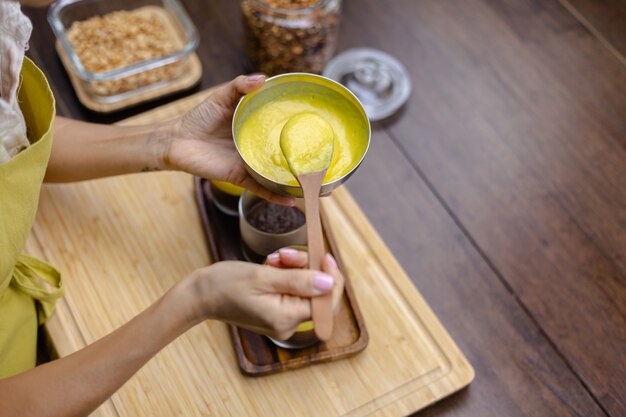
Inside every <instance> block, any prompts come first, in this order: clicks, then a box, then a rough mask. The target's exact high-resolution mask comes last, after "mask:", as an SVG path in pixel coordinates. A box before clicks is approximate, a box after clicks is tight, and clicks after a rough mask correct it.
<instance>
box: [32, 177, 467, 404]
mask: <svg viewBox="0 0 626 417" xmlns="http://www.w3.org/2000/svg"><path fill="white" fill-rule="evenodd" d="M146 190H150V191H151V192H145V191H146ZM70 208H71V209H70ZM325 210H327V211H328V213H329V219H332V220H331V225H332V226H331V227H332V228H333V230H336V231H337V236H338V245H339V246H340V247H341V248H346V250H345V252H344V253H345V256H344V258H345V259H346V261H345V264H344V268H345V269H346V270H347V271H348V273H349V274H350V276H354V277H357V276H358V277H360V279H357V280H355V281H354V282H353V285H354V290H355V293H356V294H357V297H358V299H360V300H361V301H362V302H363V303H364V305H366V306H367V309H366V310H364V315H365V321H366V322H367V323H369V329H370V331H371V332H372V337H371V338H370V344H369V346H368V348H367V349H366V350H365V351H364V352H363V353H361V354H360V355H357V356H355V357H353V358H347V359H344V360H342V361H338V362H333V363H328V364H319V365H317V366H314V367H308V368H303V369H300V370H298V371H297V372H295V371H294V372H288V373H283V374H277V375H273V376H271V377H265V378H258V379H249V378H246V377H244V376H243V375H241V374H240V373H239V370H238V367H237V365H236V362H235V358H234V357H233V350H232V347H231V345H230V340H229V335H228V332H227V328H226V326H225V325H223V324H221V323H215V322H207V323H204V324H202V325H200V326H197V327H196V328H194V329H192V330H191V331H189V332H188V333H187V334H185V335H184V336H182V337H180V338H179V339H177V340H176V341H175V342H173V343H172V344H171V345H169V346H168V347H167V348H166V349H164V350H163V351H162V352H161V353H159V354H158V355H157V356H156V357H155V358H154V359H153V360H152V361H150V362H149V363H148V364H147V365H146V366H145V367H144V368H142V370H141V371H139V372H138V373H137V374H136V375H135V376H134V377H133V378H132V379H131V380H130V381H129V382H128V383H127V384H126V385H124V387H123V388H122V389H120V390H119V391H118V392H117V393H116V394H115V395H114V396H113V397H112V399H111V401H112V405H113V407H114V408H115V409H116V410H117V411H118V412H119V414H120V415H155V416H158V415H163V416H169V415H172V414H175V413H182V414H183V415H198V414H203V413H207V414H213V415H259V416H265V415H311V416H317V415H325V416H332V415H351V416H359V415H405V414H408V413H411V412H413V411H415V410H417V409H419V408H421V407H423V406H425V405H427V404H430V403H432V402H433V401H436V400H437V399H438V398H440V397H441V396H443V395H447V394H448V393H450V392H454V391H456V390H457V389H459V388H461V387H463V386H465V385H466V384H467V383H469V381H470V380H471V379H472V377H473V372H472V370H471V368H470V367H469V365H468V364H467V362H466V361H465V359H464V358H463V356H462V354H461V353H460V351H458V349H457V348H456V346H455V345H454V343H453V342H452V340H451V339H450V338H449V336H448V335H447V334H446V332H445V330H444V329H443V327H441V326H440V325H439V324H438V322H437V320H436V318H435V316H434V315H433V314H432V312H431V311H430V310H429V309H428V307H427V306H426V304H425V303H424V302H423V300H422V299H421V297H420V296H419V293H417V291H416V290H415V288H414V287H413V286H412V285H411V283H410V280H409V279H408V277H406V275H405V274H404V273H403V271H402V269H401V268H400V266H399V265H398V264H397V263H396V262H395V261H394V260H393V256H392V255H391V254H390V253H389V251H388V250H386V249H385V247H384V244H383V243H382V241H381V240H380V239H379V238H377V237H376V235H375V233H374V232H373V229H371V227H370V226H369V225H368V223H367V221H366V220H365V218H364V217H363V216H362V215H360V214H359V209H358V207H357V206H356V205H355V203H354V202H353V201H352V200H351V199H350V198H349V196H348V194H347V193H346V192H339V191H337V192H336V196H335V197H333V199H332V200H330V201H325ZM129 213H142V214H141V215H134V216H131V215H129ZM34 234H35V236H36V238H37V240H38V241H39V242H41V246H42V247H43V248H44V250H43V255H44V258H45V259H47V260H48V261H50V262H52V263H54V264H55V265H57V266H58V267H59V268H61V269H62V270H63V271H64V272H65V274H66V282H67V293H66V296H65V302H66V303H67V305H68V306H69V309H70V311H71V314H72V316H73V319H74V320H73V323H62V324H63V325H70V326H71V325H75V326H76V327H77V332H78V333H79V334H80V335H81V336H82V337H83V339H84V341H85V342H86V343H91V342H93V341H95V340H97V339H98V338H100V337H102V336H104V335H105V334H107V333H109V332H111V331H112V330H114V329H115V328H117V327H119V326H120V325H121V324H122V323H124V322H126V321H128V320H129V319H130V318H132V317H133V316H135V315H136V314H138V313H139V312H141V311H142V310H143V309H144V308H146V307H147V306H148V305H149V304H150V303H151V302H153V301H154V300H156V299H157V298H158V297H159V295H160V294H162V293H163V292H164V291H165V290H167V289H168V288H169V287H170V286H171V285H173V284H174V283H175V282H176V280H177V279H179V277H180V276H182V275H183V274H185V273H188V272H189V271H191V270H192V269H194V268H198V267H202V266H204V265H206V264H207V263H208V259H207V256H206V253H207V250H206V247H205V243H204V241H203V236H202V232H201V225H200V224H199V219H198V214H197V212H196V207H195V203H194V202H193V191H192V182H191V178H190V177H188V176H186V175H184V174H173V173H159V174H150V175H135V176H127V177H120V178H113V179H107V180H101V181H97V182H86V183H81V184H73V185H64V186H54V187H53V186H47V187H46V188H45V190H44V191H43V193H42V196H41V208H40V211H39V214H38V218H37V222H36V225H35V228H34ZM355 235H356V236H357V237H358V239H355ZM355 241H356V242H357V244H355ZM51 331H52V329H51ZM52 337H53V340H55V339H56V338H61V339H63V338H65V337H66V336H65V334H64V333H62V334H59V335H54V334H52ZM79 347H80V346H79ZM302 392H307V397H306V400H304V399H303V398H302V396H301V393H302ZM389 410H395V411H389Z"/></svg>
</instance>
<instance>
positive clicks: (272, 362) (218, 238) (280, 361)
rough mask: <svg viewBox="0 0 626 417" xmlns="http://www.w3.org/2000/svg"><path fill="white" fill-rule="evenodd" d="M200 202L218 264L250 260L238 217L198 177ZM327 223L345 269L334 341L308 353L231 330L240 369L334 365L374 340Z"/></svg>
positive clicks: (255, 370) (260, 371) (328, 234)
mask: <svg viewBox="0 0 626 417" xmlns="http://www.w3.org/2000/svg"><path fill="white" fill-rule="evenodd" d="M194 186H195V192H196V200H197V202H198V208H199V210H200V216H201V218H202V224H203V226H204V231H205V235H206V239H207V242H208V245H209V250H210V252H211V258H212V260H213V261H214V262H217V261H224V260H240V261H243V260H245V259H244V257H243V254H242V251H241V241H240V238H239V219H238V218H237V217H233V216H228V215H226V214H224V213H222V212H221V211H219V210H218V209H217V208H216V207H215V205H214V204H213V203H212V201H211V200H212V195H211V191H210V187H209V182H208V181H206V180H203V179H200V178H194ZM322 225H323V228H324V235H325V239H326V244H327V248H329V250H330V252H331V253H332V254H333V256H334V257H335V259H336V260H337V263H338V264H339V268H340V269H341V270H342V271H344V278H345V290H344V295H343V299H342V302H341V308H340V310H339V313H337V316H336V317H335V322H334V332H333V337H332V338H331V340H329V341H328V342H325V343H319V344H317V345H315V346H311V347H308V348H305V349H283V348H280V347H278V346H276V345H275V344H274V343H272V342H271V341H270V340H269V339H268V338H266V337H265V336H261V335H258V334H256V333H253V332H251V331H249V330H245V329H241V328H239V327H236V326H230V329H231V334H232V337H233V343H234V345H235V351H236V353H237V359H238V361H239V366H240V368H241V370H242V372H243V373H245V374H247V375H254V376H258V375H267V374H271V373H275V372H282V371H286V370H288V369H296V368H301V367H304V366H308V365H311V364H314V363H318V362H327V361H333V360H337V359H341V358H345V357H347V356H351V355H354V354H355V353H358V352H360V351H362V350H363V349H365V347H366V346H367V343H368V341H369V336H368V334H367V330H366V328H365V323H364V322H363V316H362V314H361V311H360V310H359V306H358V304H357V301H356V298H355V296H354V292H353V291H352V287H351V285H350V277H349V276H347V275H346V273H345V270H344V269H343V268H342V261H341V256H340V253H339V251H338V248H337V246H336V244H335V240H334V239H333V236H332V233H331V231H330V229H329V228H328V223H327V222H326V221H325V218H324V213H323V210H322Z"/></svg>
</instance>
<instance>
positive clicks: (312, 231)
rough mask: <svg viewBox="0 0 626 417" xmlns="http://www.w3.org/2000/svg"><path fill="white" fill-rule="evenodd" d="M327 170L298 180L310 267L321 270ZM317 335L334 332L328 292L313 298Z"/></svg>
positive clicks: (327, 335) (324, 335)
mask: <svg viewBox="0 0 626 417" xmlns="http://www.w3.org/2000/svg"><path fill="white" fill-rule="evenodd" d="M325 174H326V170H324V171H321V172H314V173H311V174H305V175H301V176H300V177H299V178H298V180H299V182H300V185H301V186H302V191H303V194H304V209H305V212H306V230H307V240H308V248H309V268H310V269H314V270H317V271H319V270H320V269H321V266H322V258H323V256H324V237H323V235H322V223H321V221H320V188H321V186H322V181H323V179H324V175H325ZM311 308H312V310H313V324H314V328H315V335H316V336H317V337H318V338H319V339H320V340H323V341H327V340H329V339H330V337H331V336H332V333H333V314H332V294H331V293H328V294H325V295H321V296H319V297H313V298H312V299H311Z"/></svg>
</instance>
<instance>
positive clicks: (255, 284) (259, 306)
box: [188, 257, 343, 340]
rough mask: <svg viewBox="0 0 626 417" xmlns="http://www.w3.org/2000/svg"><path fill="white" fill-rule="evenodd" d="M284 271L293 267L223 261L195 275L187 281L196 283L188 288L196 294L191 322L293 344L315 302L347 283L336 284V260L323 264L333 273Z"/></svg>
mask: <svg viewBox="0 0 626 417" xmlns="http://www.w3.org/2000/svg"><path fill="white" fill-rule="evenodd" d="M305 259H306V258H305ZM270 263H271V262H270ZM287 264H289V262H288V261H287ZM276 266H278V265H276ZM285 266H289V265H283V267H280V268H279V267H275V266H270V265H255V264H251V263H247V262H237V261H224V262H218V263H215V264H213V265H211V266H209V267H206V268H202V269H199V270H197V271H195V272H194V273H192V274H191V275H190V276H189V277H188V278H189V279H191V280H192V282H193V284H192V285H191V286H189V287H188V288H189V289H190V290H191V291H193V293H194V294H195V296H194V297H193V298H192V299H193V300H194V302H192V306H191V307H192V308H191V310H190V312H189V314H191V315H192V316H193V318H192V320H194V321H201V320H205V319H215V320H221V321H225V322H228V323H231V324H234V325H237V326H240V327H244V328H247V329H250V330H252V331H254V332H257V333H261V334H266V335H268V336H271V337H273V338H276V339H279V340H285V339H288V338H289V337H290V336H291V335H292V334H293V333H294V332H295V330H296V328H297V327H298V325H299V324H300V323H302V322H303V321H306V320H309V319H310V318H311V301H310V299H311V297H316V296H319V295H322V294H325V293H328V292H331V291H333V289H335V288H337V286H340V287H341V288H340V289H341V290H343V279H342V278H341V277H340V274H339V277H340V278H339V279H337V278H336V276H337V274H336V272H335V269H336V263H334V260H333V259H332V257H330V258H328V257H327V258H325V260H324V262H323V268H324V267H325V268H324V269H325V271H327V272H328V273H324V272H320V271H312V270H309V269H296V268H298V267H299V266H297V265H294V266H296V268H294V269H285V268H284V267H285ZM337 272H338V270H337ZM338 281H339V282H338Z"/></svg>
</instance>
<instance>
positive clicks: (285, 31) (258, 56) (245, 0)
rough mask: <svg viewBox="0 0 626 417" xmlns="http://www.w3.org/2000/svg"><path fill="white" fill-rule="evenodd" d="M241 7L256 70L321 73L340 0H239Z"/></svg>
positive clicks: (333, 38) (332, 41)
mask: <svg viewBox="0 0 626 417" xmlns="http://www.w3.org/2000/svg"><path fill="white" fill-rule="evenodd" d="M241 8H242V12H243V19H244V26H245V30H246V53H247V56H248V59H249V60H250V62H251V63H252V65H253V66H254V67H255V69H256V70H258V71H261V72H264V73H266V74H268V75H276V74H281V73H285V72H314V73H321V72H322V70H323V69H324V66H325V65H326V63H327V62H328V60H329V59H330V58H331V56H332V55H333V53H334V52H335V47H336V44H337V28H338V23H339V12H340V8H341V0H242V2H241Z"/></svg>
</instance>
